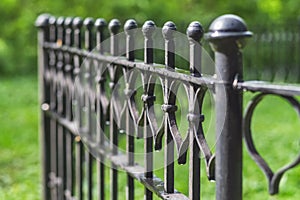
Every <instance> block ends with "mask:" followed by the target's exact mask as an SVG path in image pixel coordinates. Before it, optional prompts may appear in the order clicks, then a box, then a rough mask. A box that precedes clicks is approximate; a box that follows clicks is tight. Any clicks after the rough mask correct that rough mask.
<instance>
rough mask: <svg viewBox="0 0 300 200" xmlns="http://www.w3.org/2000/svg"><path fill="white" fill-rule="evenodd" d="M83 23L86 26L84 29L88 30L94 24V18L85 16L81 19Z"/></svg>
mask: <svg viewBox="0 0 300 200" xmlns="http://www.w3.org/2000/svg"><path fill="white" fill-rule="evenodd" d="M83 25H84V26H85V27H86V29H88V30H90V29H92V28H93V26H94V19H93V18H91V17H88V18H85V20H84V21H83Z"/></svg>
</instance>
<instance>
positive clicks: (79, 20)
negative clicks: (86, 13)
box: [73, 17, 83, 29]
mask: <svg viewBox="0 0 300 200" xmlns="http://www.w3.org/2000/svg"><path fill="white" fill-rule="evenodd" d="M82 24H83V21H82V18H81V17H75V18H74V19H73V28H75V29H80V28H81V27H82Z"/></svg>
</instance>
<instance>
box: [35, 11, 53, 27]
mask: <svg viewBox="0 0 300 200" xmlns="http://www.w3.org/2000/svg"><path fill="white" fill-rule="evenodd" d="M50 17H51V15H49V14H47V13H44V14H41V15H39V16H38V17H37V19H36V21H35V26H36V27H38V28H44V27H45V26H47V25H48V24H49V18H50Z"/></svg>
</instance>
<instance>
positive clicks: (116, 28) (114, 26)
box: [108, 19, 121, 35]
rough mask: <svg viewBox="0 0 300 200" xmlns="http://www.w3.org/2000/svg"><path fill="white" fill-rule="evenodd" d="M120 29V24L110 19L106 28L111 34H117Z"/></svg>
mask: <svg viewBox="0 0 300 200" xmlns="http://www.w3.org/2000/svg"><path fill="white" fill-rule="evenodd" d="M120 27H121V23H120V21H119V20H117V19H112V20H111V21H110V22H109V25H108V28H109V31H110V33H111V34H114V35H115V34H117V33H118V32H119V30H120Z"/></svg>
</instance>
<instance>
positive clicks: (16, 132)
mask: <svg viewBox="0 0 300 200" xmlns="http://www.w3.org/2000/svg"><path fill="white" fill-rule="evenodd" d="M0 136H1V137H0V199H7V200H10V199H11V200H12V199H28V200H34V199H40V197H41V185H40V174H41V172H40V171H41V170H40V169H41V168H40V159H39V155H40V154H39V144H38V143H39V142H38V106H37V79H36V78H35V77H12V78H3V77H1V78H0Z"/></svg>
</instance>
